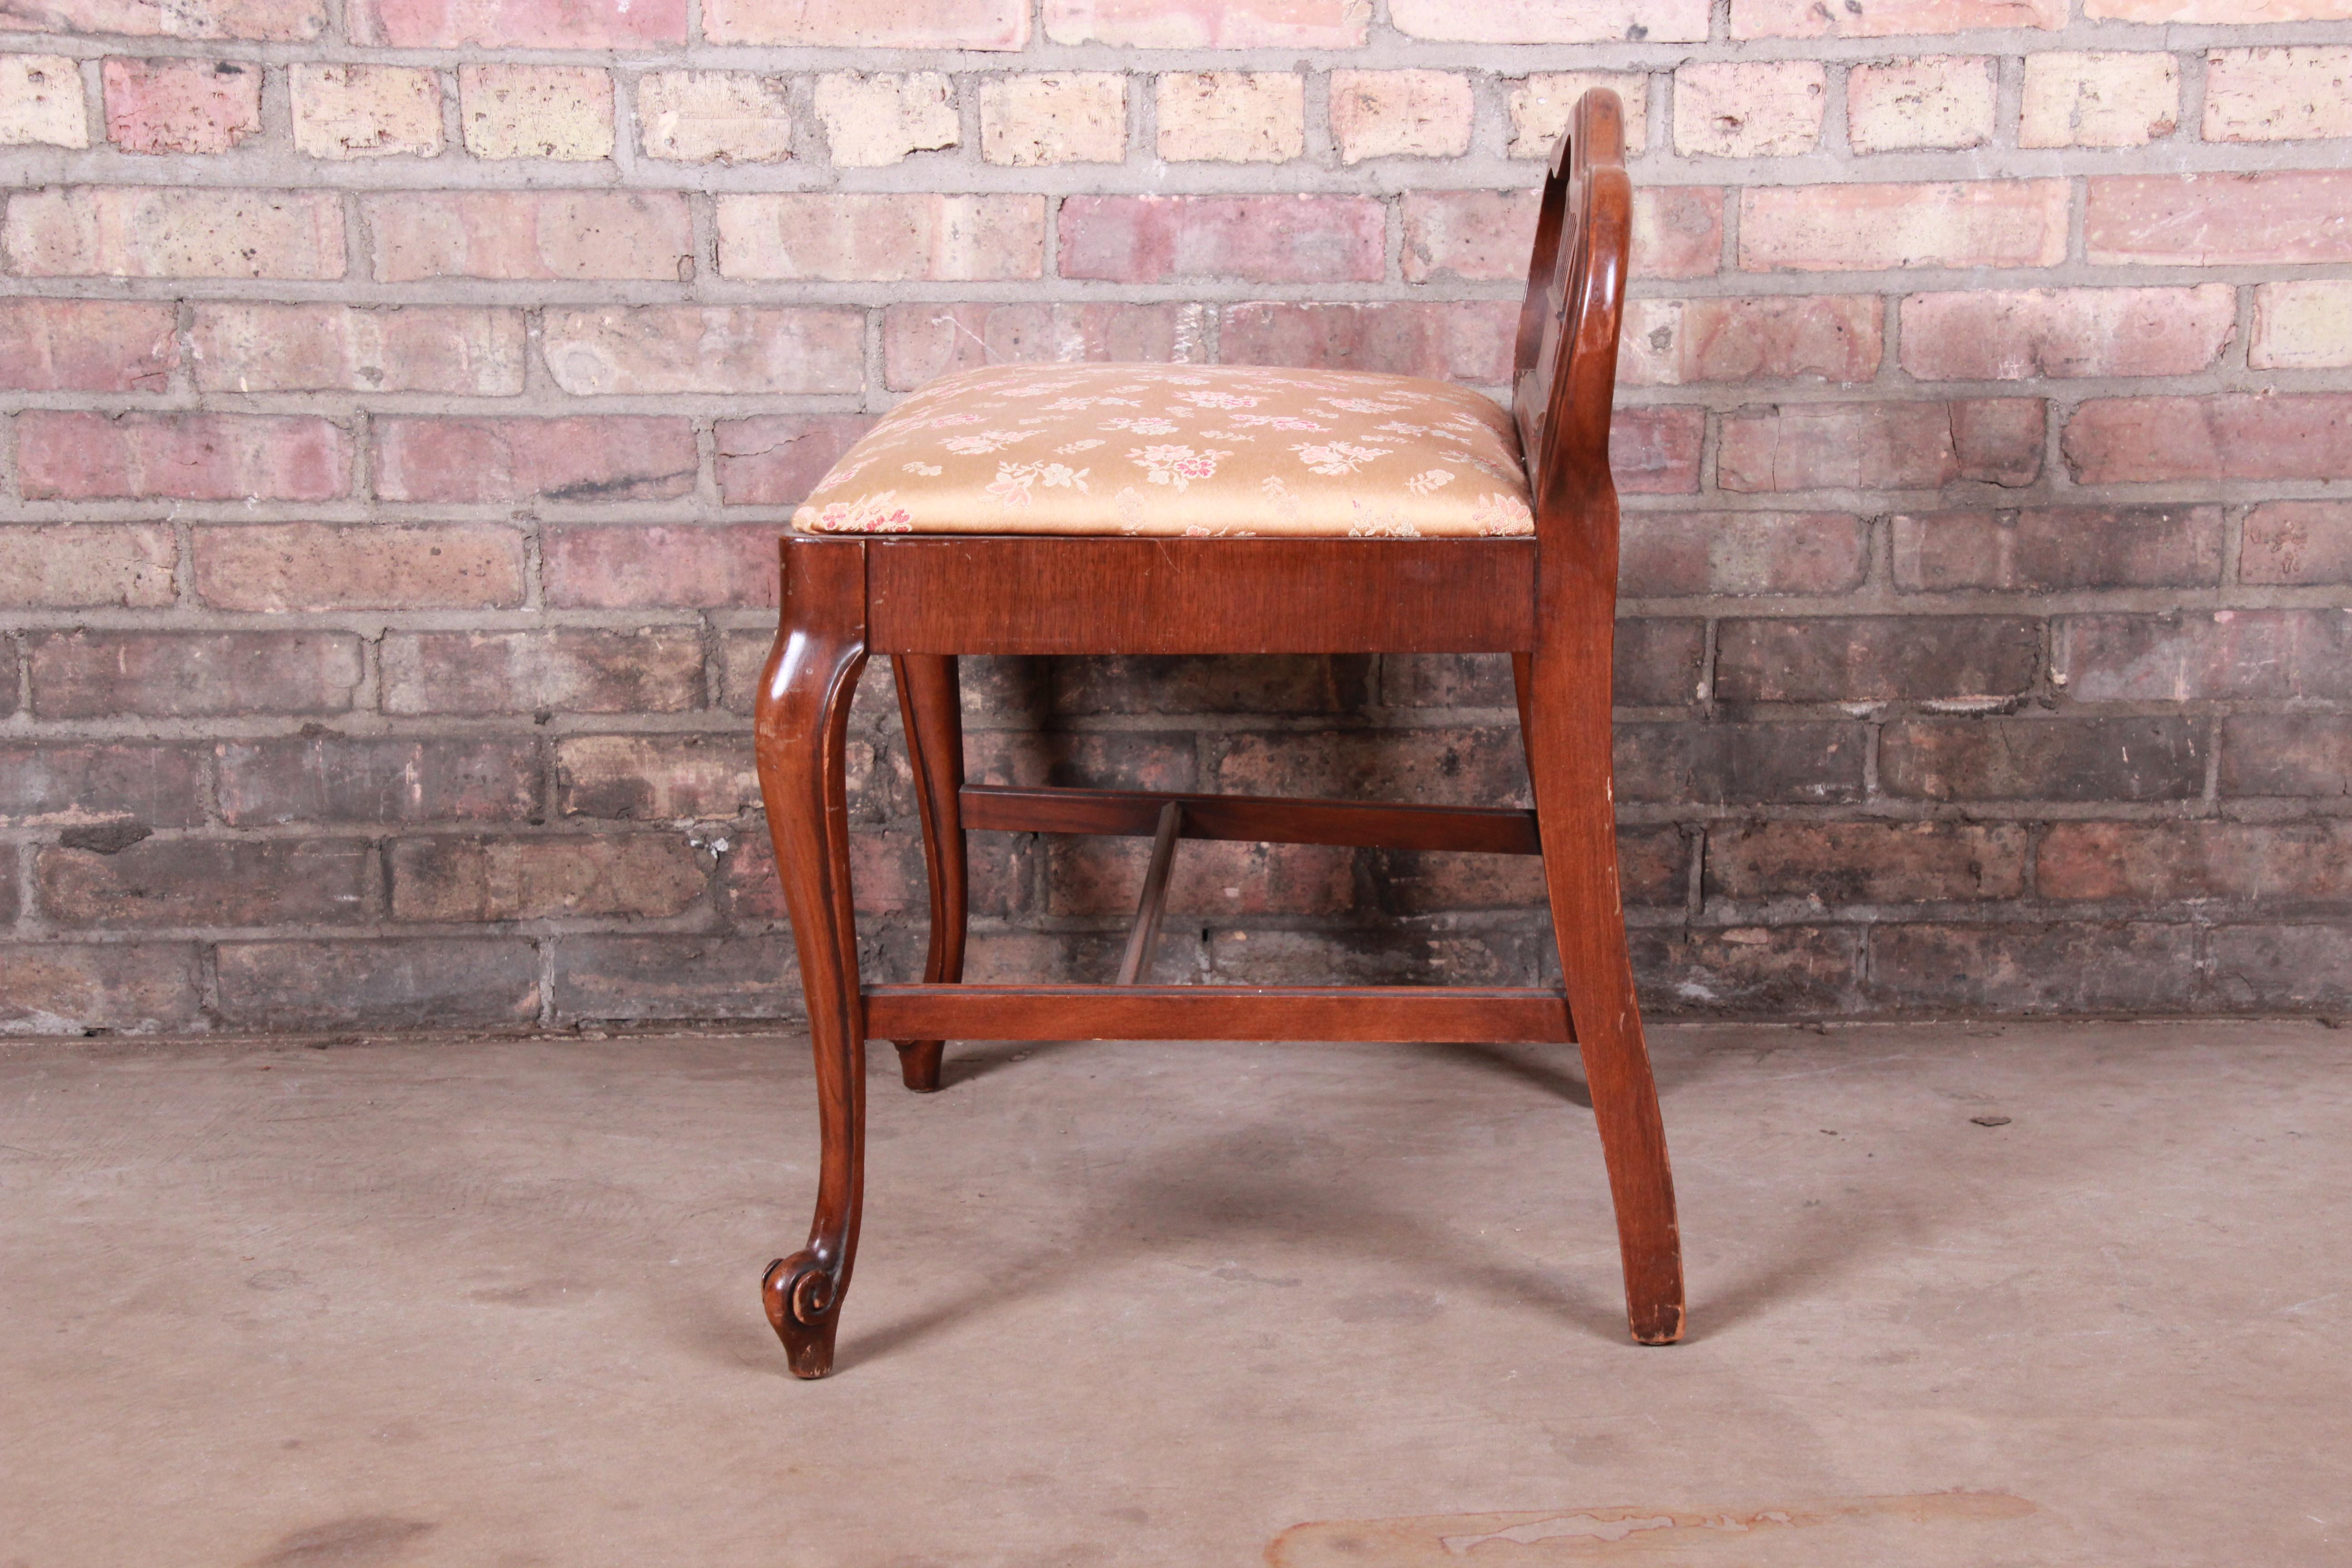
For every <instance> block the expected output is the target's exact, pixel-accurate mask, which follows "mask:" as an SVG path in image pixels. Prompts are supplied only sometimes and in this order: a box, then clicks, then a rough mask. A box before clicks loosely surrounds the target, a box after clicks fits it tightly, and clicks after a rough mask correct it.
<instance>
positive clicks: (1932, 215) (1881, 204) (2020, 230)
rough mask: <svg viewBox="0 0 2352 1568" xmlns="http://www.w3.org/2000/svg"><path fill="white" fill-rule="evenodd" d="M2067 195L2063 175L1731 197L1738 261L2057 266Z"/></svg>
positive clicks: (1761, 190)
mask: <svg viewBox="0 0 2352 1568" xmlns="http://www.w3.org/2000/svg"><path fill="white" fill-rule="evenodd" d="M2096 183H2097V182H2095V181H2094V182H2093V184H2096ZM2067 201H2068V191H2067V182H2065V181H2064V180H1971V181H1958V182H1950V183H1939V184H1900V185H1896V184H1887V185H1875V184H1856V185H1766V186H1751V187H1750V188H1748V189H1747V190H1745V191H1742V192H1741V193H1740V196H1739V265H1740V266H1741V268H1744V269H1746V270H1748V271H1749V272H1776V271H1788V272H1845V271H1873V272H1874V271H1881V270H1885V269H1887V268H1898V267H2055V266H2056V265H2057V264H2058V263H2059V262H2061V261H2063V260H2064V259H2065V258H2066V208H2067ZM2094 259H2096V258H2094Z"/></svg>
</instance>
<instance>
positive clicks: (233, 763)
mask: <svg viewBox="0 0 2352 1568" xmlns="http://www.w3.org/2000/svg"><path fill="white" fill-rule="evenodd" d="M214 752H215V755H216V756H217V758H218V765H219V769H220V812H221V819H222V820H223V821H225V822H226V823H228V824H229V825H230V826H234V827H269V826H280V825H282V824H286V823H291V822H371V823H396V822H464V821H499V820H518V821H519V820H520V819H522V818H525V817H528V816H531V815H533V813H534V812H535V810H536V809H537V806H538V803H539V762H538V757H537V749H536V748H535V747H534V746H533V744H532V743H531V742H530V741H527V740H524V741H518V740H509V739H504V738H482V739H457V738H441V737H425V738H411V737H408V736H398V735H373V736H368V735H332V734H329V735H287V736H281V737H278V738H276V739H271V740H260V741H224V742H220V743H219V744H217V745H216V746H215V747H214Z"/></svg>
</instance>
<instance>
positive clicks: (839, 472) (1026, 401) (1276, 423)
mask: <svg viewBox="0 0 2352 1568" xmlns="http://www.w3.org/2000/svg"><path fill="white" fill-rule="evenodd" d="M793 527H794V528H796V529H798V530H800V531H803V532H808V533H1129V534H1179V535H1190V536H1196V537H1197V536H1230V537H1235V538H1240V537H1245V536H1249V535H1254V534H1255V535H1264V536H1287V537H1299V536H1328V537H1334V538H1363V539H1375V538H1402V539H1412V538H1436V537H1442V536H1453V537H1462V536H1476V535H1486V534H1524V533H1528V532H1531V531H1533V529H1534V518H1533V516H1532V514H1531V513H1530V512H1529V511H1528V486H1527V479H1526V477H1525V475H1524V474H1523V473H1522V471H1521V468H1520V465H1519V442H1518V434H1517V429H1516V427H1515V426H1513V425H1512V422H1511V419H1510V417H1509V416H1507V415H1506V414H1505V413H1504V412H1503V411H1502V410H1501V409H1500V408H1498V407H1496V405H1494V403H1493V402H1491V401H1490V400H1489V399H1487V398H1485V397H1482V396H1480V395H1478V394H1476V393H1475V392H1468V391H1465V390H1464V389H1462V388H1460V387H1456V386H1449V385H1447V384H1445V383H1444V382H1438V381H1423V380H1420V379H1417V378H1415V377H1412V376H1404V375H1375V374H1364V373H1360V372H1352V371H1320V370H1283V369H1276V368H1264V369H1261V368H1256V367H1252V366H1241V365H1166V364H1076V365H1066V364H1055V365H996V366H992V367H990V368H988V369H985V370H975V371H969V372H966V373H965V374H961V375H951V376H947V377H944V378H942V379H940V380H939V381H935V382H932V383H931V384H929V386H926V387H925V388H923V390H922V391H920V392H919V393H917V394H916V395H914V396H912V397H910V398H908V400H907V401H906V402H904V403H902V404H900V405H898V407H897V408H896V409H894V410H892V411H891V413H890V414H889V415H888V416H887V417H886V418H884V419H883V420H882V421H881V423H879V424H877V426H874V428H873V429H872V430H870V431H868V432H867V433H866V436H865V437H864V438H863V439H862V440H860V441H859V442H858V443H857V444H856V446H854V447H851V448H850V449H849V450H848V451H847V452H846V453H845V454H843V456H842V459H841V461H840V462H838V463H836V464H835V465H834V467H833V470H832V472H830V473H828V474H826V475H825V477H824V479H823V480H821V481H820V482H819V483H818V485H817V487H816V489H814V490H813V491H812V492H811V493H810V495H809V499H808V501H807V503H806V504H805V505H803V506H802V507H801V508H800V509H799V510H797V511H795V512H794V513H793Z"/></svg>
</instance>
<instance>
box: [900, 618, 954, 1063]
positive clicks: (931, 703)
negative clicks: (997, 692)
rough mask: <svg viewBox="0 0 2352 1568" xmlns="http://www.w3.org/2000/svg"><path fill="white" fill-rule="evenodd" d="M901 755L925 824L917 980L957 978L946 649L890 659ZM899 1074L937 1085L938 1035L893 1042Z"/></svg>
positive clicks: (942, 1045) (950, 682)
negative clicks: (926, 920) (925, 921)
mask: <svg viewBox="0 0 2352 1568" xmlns="http://www.w3.org/2000/svg"><path fill="white" fill-rule="evenodd" d="M891 664H892V666H893V667H894V672H895V674H896V675H897V677H898V716H899V719H900V720H901V721H903V723H904V724H905V726H906V732H907V761H908V766H909V767H910V768H911V770H912V771H913V773H914V775H915V810H916V812H917V814H918V815H919V816H920V817H921V819H922V824H923V870H924V876H925V880H926V881H927V882H928V883H929V890H930V900H931V939H930V948H929V952H926V953H925V954H924V957H923V978H924V979H925V980H927V981H929V982H931V983H933V984H940V983H942V982H952V981H957V980H961V979H962V978H963V950H964V938H965V934H966V932H967V931H968V930H969V927H970V923H971V873H970V860H969V858H968V857H967V856H966V854H965V852H964V837H963V822H962V811H963V698H962V693H961V689H960V683H959V681H958V679H957V674H956V661H955V656H954V655H952V654H930V653H908V654H900V655H899V656H898V658H894V659H892V660H891ZM896 1044H897V1045H898V1073H899V1077H900V1078H901V1079H903V1080H904V1081H905V1083H906V1085H907V1087H908V1089H913V1090H915V1091H916V1092H917V1093H919V1094H929V1093H930V1092H932V1091H933V1090H935V1089H938V1088H939V1087H940V1061H941V1058H942V1057H943V1056H944V1054H945V1052H946V1049H947V1042H946V1041H944V1040H899V1041H898V1042H896Z"/></svg>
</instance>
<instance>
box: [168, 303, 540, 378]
mask: <svg viewBox="0 0 2352 1568" xmlns="http://www.w3.org/2000/svg"><path fill="white" fill-rule="evenodd" d="M189 342H190V344H191V346H192V348H193V349H194V363H195V374H196V385H197V386H198V387H200V388H202V389H203V390H205V391H206V392H310V391H325V390H338V391H349V392H446V393H454V394H457V395H461V396H473V397H512V396H514V395H516V394H518V393H520V391H522V378H523V323H522V312H520V310H480V309H475V308H472V307H467V306H459V305H448V306H441V305H404V306H399V307H396V308H394V309H390V310H361V309H355V308H353V307H352V306H348V305H244V304H227V303H220V304H214V303H204V304H199V305H197V306H196V307H195V327H194V331H192V332H191V333H190V334H189Z"/></svg>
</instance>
